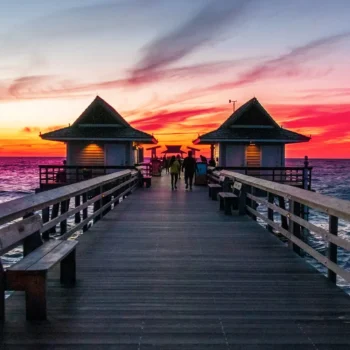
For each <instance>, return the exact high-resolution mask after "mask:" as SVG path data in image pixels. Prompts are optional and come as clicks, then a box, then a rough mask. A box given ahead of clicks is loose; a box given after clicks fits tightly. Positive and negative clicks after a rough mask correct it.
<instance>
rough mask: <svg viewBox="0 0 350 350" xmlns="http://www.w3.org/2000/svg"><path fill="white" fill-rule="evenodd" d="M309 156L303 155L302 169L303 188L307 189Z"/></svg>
mask: <svg viewBox="0 0 350 350" xmlns="http://www.w3.org/2000/svg"><path fill="white" fill-rule="evenodd" d="M308 168H309V158H308V156H305V158H304V169H303V189H304V190H307V189H308V180H309V174H308V173H309V169H308Z"/></svg>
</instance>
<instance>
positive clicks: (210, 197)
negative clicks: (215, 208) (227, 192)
mask: <svg viewBox="0 0 350 350" xmlns="http://www.w3.org/2000/svg"><path fill="white" fill-rule="evenodd" d="M208 189H209V191H208V193H209V198H211V187H208Z"/></svg>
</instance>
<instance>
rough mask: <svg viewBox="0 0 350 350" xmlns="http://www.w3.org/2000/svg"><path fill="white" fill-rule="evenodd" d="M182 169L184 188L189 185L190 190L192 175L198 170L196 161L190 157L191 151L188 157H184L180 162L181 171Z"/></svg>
mask: <svg viewBox="0 0 350 350" xmlns="http://www.w3.org/2000/svg"><path fill="white" fill-rule="evenodd" d="M183 170H185V183H186V190H187V189H188V185H189V186H190V191H192V183H193V176H194V173H195V172H196V170H198V167H197V162H196V160H195V159H194V158H193V157H192V151H189V152H188V157H186V158H185V159H184V162H183V164H182V171H183Z"/></svg>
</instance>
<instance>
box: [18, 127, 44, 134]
mask: <svg viewBox="0 0 350 350" xmlns="http://www.w3.org/2000/svg"><path fill="white" fill-rule="evenodd" d="M21 131H22V132H24V133H28V134H31V133H38V132H40V128H37V127H29V126H26V127H24V128H23V129H22V130H21Z"/></svg>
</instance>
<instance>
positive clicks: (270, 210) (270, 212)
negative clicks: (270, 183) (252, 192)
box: [267, 193, 274, 232]
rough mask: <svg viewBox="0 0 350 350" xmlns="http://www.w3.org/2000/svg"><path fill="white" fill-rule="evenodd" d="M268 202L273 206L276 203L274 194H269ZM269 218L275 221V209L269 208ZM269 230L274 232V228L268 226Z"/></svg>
mask: <svg viewBox="0 0 350 350" xmlns="http://www.w3.org/2000/svg"><path fill="white" fill-rule="evenodd" d="M267 197H268V202H269V203H271V204H273V202H274V195H273V194H272V193H268V196H267ZM267 217H268V219H269V220H271V221H273V209H271V208H269V207H267ZM267 229H268V231H269V232H272V231H273V227H272V226H270V225H267Z"/></svg>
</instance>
